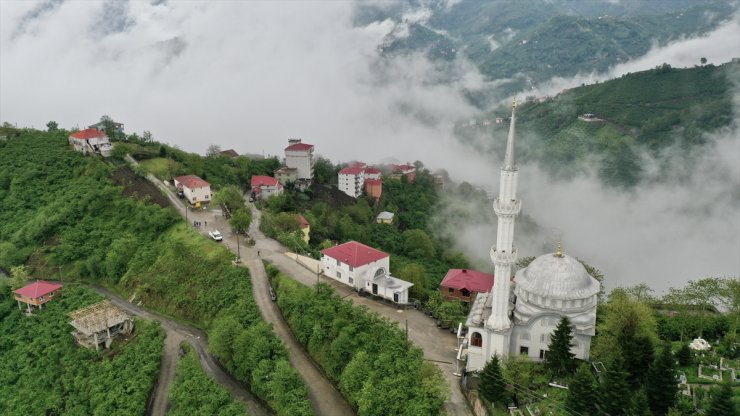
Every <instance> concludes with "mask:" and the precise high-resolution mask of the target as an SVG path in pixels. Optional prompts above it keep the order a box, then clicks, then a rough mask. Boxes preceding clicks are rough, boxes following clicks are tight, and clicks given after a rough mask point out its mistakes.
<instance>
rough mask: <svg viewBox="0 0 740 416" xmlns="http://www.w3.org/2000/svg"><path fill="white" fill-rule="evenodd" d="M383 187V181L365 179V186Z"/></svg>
mask: <svg viewBox="0 0 740 416" xmlns="http://www.w3.org/2000/svg"><path fill="white" fill-rule="evenodd" d="M378 185H383V180H382V179H365V186H378Z"/></svg>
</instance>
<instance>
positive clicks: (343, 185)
mask: <svg viewBox="0 0 740 416" xmlns="http://www.w3.org/2000/svg"><path fill="white" fill-rule="evenodd" d="M337 176H338V179H337V187H338V188H339V190H340V191H342V192H344V193H345V194H347V195H349V196H351V197H352V198H357V197H359V196H360V195H362V188H363V186H364V184H365V170H364V169H363V168H361V167H347V168H344V169H342V170H340V171H339V174H338V175H337Z"/></svg>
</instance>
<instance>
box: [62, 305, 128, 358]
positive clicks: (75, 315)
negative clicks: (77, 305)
mask: <svg viewBox="0 0 740 416" xmlns="http://www.w3.org/2000/svg"><path fill="white" fill-rule="evenodd" d="M69 316H70V318H72V321H70V323H69V324H70V325H72V327H74V329H75V331H74V332H72V335H73V336H74V337H75V340H77V343H78V344H80V345H81V346H83V347H86V348H92V347H95V349H96V350H97V349H100V346H101V345H103V346H104V347H105V348H110V346H111V343H113V339H114V338H115V337H116V336H118V335H119V334H124V335H128V334H130V333H131V331H133V329H134V322H133V321H132V320H131V317H130V316H129V315H128V314H127V313H126V312H124V311H122V310H121V309H119V308H117V307H115V306H113V304H112V303H111V301H110V300H104V301H102V302H98V303H95V304H92V305H90V306H86V307H84V308H82V309H78V310H76V311H74V312H71V313H70V314H69Z"/></svg>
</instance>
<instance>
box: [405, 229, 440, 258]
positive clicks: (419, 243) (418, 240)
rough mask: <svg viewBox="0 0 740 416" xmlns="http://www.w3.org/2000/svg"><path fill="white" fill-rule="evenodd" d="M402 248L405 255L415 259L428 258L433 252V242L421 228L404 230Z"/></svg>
mask: <svg viewBox="0 0 740 416" xmlns="http://www.w3.org/2000/svg"><path fill="white" fill-rule="evenodd" d="M403 250H404V252H405V254H406V255H407V256H409V257H412V258H417V259H426V260H430V259H433V258H434V254H435V249H434V243H433V242H432V239H431V238H429V235H428V234H427V233H426V232H424V231H423V230H406V231H404V232H403Z"/></svg>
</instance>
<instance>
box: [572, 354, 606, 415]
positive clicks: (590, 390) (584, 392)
mask: <svg viewBox="0 0 740 416" xmlns="http://www.w3.org/2000/svg"><path fill="white" fill-rule="evenodd" d="M597 403H598V391H597V389H596V380H594V376H593V374H591V368H590V367H589V365H588V364H587V363H583V364H581V365H580V367H578V370H577V371H576V373H575V375H574V376H573V378H572V379H571V381H570V383H569V384H568V396H567V397H566V399H565V407H566V408H567V409H568V410H571V411H573V412H577V413H578V414H581V415H595V414H598V411H597V408H596V404H597Z"/></svg>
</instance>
